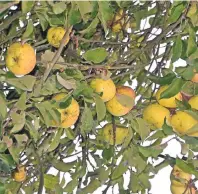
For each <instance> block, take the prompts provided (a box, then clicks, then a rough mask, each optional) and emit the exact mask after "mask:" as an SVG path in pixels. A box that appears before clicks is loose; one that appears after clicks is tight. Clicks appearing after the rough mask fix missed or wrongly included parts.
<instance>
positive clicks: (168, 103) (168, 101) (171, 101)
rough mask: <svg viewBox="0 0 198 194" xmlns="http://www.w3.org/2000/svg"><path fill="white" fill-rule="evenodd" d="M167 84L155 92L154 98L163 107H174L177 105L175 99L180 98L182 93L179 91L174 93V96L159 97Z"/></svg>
mask: <svg viewBox="0 0 198 194" xmlns="http://www.w3.org/2000/svg"><path fill="white" fill-rule="evenodd" d="M168 87H169V86H167V85H166V86H162V87H160V89H159V90H158V91H157V93H156V99H157V101H158V103H159V104H160V105H162V106H164V107H167V108H176V107H177V105H176V101H175V99H178V100H182V95H181V93H180V92H179V93H178V94H176V95H175V96H173V97H171V98H163V99H160V95H161V93H162V92H163V91H165V90H166V89H167V88H168Z"/></svg>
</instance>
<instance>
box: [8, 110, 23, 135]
mask: <svg viewBox="0 0 198 194" xmlns="http://www.w3.org/2000/svg"><path fill="white" fill-rule="evenodd" d="M11 118H12V121H13V125H14V127H13V128H12V129H11V133H17V132H19V131H21V130H22V129H23V127H24V125H25V112H23V111H22V112H21V113H20V114H18V113H16V112H12V113H11Z"/></svg>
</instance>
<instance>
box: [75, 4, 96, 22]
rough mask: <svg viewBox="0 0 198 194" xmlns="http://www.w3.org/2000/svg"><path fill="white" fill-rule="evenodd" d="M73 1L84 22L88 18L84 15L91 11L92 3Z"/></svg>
mask: <svg viewBox="0 0 198 194" xmlns="http://www.w3.org/2000/svg"><path fill="white" fill-rule="evenodd" d="M75 2H76V4H77V6H78V9H79V11H80V14H81V17H82V18H83V20H84V21H85V22H86V21H87V20H88V17H86V15H87V14H88V13H91V12H92V10H93V6H92V3H91V2H90V1H75Z"/></svg>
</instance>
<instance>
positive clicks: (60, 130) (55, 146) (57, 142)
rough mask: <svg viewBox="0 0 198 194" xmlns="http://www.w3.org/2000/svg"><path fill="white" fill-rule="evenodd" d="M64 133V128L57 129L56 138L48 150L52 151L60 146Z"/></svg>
mask: <svg viewBox="0 0 198 194" xmlns="http://www.w3.org/2000/svg"><path fill="white" fill-rule="evenodd" d="M62 133H63V128H60V129H57V132H56V135H55V137H54V139H53V140H52V143H51V144H50V147H49V148H48V152H51V151H53V150H55V149H56V148H57V147H58V145H59V143H60V138H61V136H62Z"/></svg>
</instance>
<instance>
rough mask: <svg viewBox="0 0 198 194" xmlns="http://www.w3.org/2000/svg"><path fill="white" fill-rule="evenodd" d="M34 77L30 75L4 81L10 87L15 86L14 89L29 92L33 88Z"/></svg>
mask: <svg viewBox="0 0 198 194" xmlns="http://www.w3.org/2000/svg"><path fill="white" fill-rule="evenodd" d="M35 81H36V77H34V76H31V75H26V76H23V77H19V78H8V79H6V82H7V83H8V84H10V85H13V86H15V87H16V88H19V89H22V90H25V91H29V92H31V91H32V89H33V86H34V84H35Z"/></svg>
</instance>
